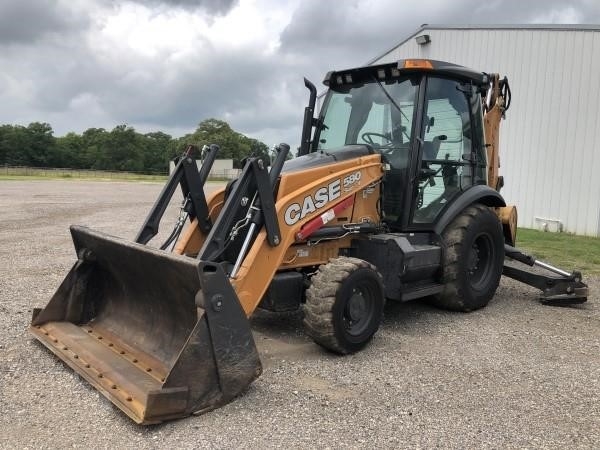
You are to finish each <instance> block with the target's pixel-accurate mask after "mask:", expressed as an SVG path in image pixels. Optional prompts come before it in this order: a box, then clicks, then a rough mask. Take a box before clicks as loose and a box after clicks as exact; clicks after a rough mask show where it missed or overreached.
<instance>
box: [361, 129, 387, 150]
mask: <svg viewBox="0 0 600 450" xmlns="http://www.w3.org/2000/svg"><path fill="white" fill-rule="evenodd" d="M373 137H379V138H382V139H385V140H386V141H387V142H386V143H385V144H378V143H377V142H375V141H374V140H373ZM360 138H361V139H362V140H363V141H365V142H366V143H367V144H369V145H372V146H374V147H376V148H383V147H391V146H392V145H393V141H392V138H390V137H389V136H387V135H385V134H383V133H375V132H373V131H367V132H365V133H363V134H361V135H360Z"/></svg>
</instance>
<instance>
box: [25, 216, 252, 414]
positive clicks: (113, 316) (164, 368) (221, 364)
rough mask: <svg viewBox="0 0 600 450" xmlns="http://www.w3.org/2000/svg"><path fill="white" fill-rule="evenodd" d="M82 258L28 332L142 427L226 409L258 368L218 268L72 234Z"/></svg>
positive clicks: (83, 231) (83, 232) (85, 232)
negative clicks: (219, 408)
mask: <svg viewBox="0 0 600 450" xmlns="http://www.w3.org/2000/svg"><path fill="white" fill-rule="evenodd" d="M71 234H72V237H73V243H74V245H75V249H76V251H77V255H78V261H77V262H76V263H75V265H74V266H73V268H72V269H71V271H70V272H69V274H68V275H67V277H66V278H65V280H64V281H63V282H62V284H61V285H60V287H59V288H58V290H57V291H56V293H55V294H54V296H53V297H52V299H51V300H50V302H49V304H48V305H47V306H46V308H44V309H42V310H39V309H38V310H35V311H34V318H33V321H32V325H31V327H30V331H31V333H32V334H33V335H34V336H35V337H36V338H37V339H38V340H39V341H41V342H42V343H43V344H44V345H45V346H46V347H48V348H49V349H50V350H51V351H52V352H53V353H54V354H56V355H57V356H58V357H59V358H60V359H62V360H63V361H64V362H65V363H66V364H68V365H69V366H70V367H71V368H73V369H74V370H75V371H76V372H77V373H79V374H80V375H81V376H82V377H84V378H85V379H86V380H88V381H89V382H90V383H91V384H92V385H93V386H94V387H96V388H97V389H98V390H99V391H100V392H101V393H102V394H103V395H104V396H106V397H107V398H108V399H109V400H111V401H112V402H113V403H114V404H115V405H116V406H118V407H119V408H120V409H121V410H123V411H124V412H125V413H126V414H127V415H128V416H129V417H131V418H132V419H133V420H134V421H136V422H137V423H140V424H151V423H158V422H162V421H164V420H169V419H175V418H179V417H184V416H188V415H190V414H194V413H202V412H205V411H208V410H211V409H214V408H216V407H219V406H221V405H223V404H225V403H228V402H229V401H231V400H232V399H233V398H234V397H236V396H237V395H239V394H240V393H242V392H243V391H244V390H245V389H246V388H247V387H248V386H249V385H250V383H252V381H254V380H255V379H256V378H257V377H258V376H260V374H261V371H262V368H261V363H260V358H259V356H258V352H257V350H256V346H255V344H254V339H253V337H252V332H251V330H250V324H249V321H248V320H247V318H246V315H245V313H244V311H243V309H242V307H241V305H240V303H239V300H238V298H237V295H236V293H235V291H234V289H233V287H232V286H231V284H230V283H229V280H228V278H227V276H226V275H225V273H224V272H223V270H222V268H221V267H220V266H219V265H218V264H212V263H205V262H202V261H198V260H195V259H192V258H188V257H185V256H178V255H173V254H171V253H166V252H164V251H160V250H157V249H154V248H151V247H147V246H144V245H141V244H137V243H132V242H129V241H125V240H122V239H119V238H115V237H111V236H108V235H105V234H103V233H100V232H97V231H92V230H90V229H87V228H84V227H78V226H73V227H71Z"/></svg>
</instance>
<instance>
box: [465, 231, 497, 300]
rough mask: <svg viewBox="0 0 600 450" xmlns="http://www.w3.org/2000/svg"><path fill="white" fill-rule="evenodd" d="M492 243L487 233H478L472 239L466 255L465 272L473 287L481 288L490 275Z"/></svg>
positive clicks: (492, 255) (492, 252)
mask: <svg viewBox="0 0 600 450" xmlns="http://www.w3.org/2000/svg"><path fill="white" fill-rule="evenodd" d="M493 261H494V245H493V242H492V238H491V237H490V236H489V235H488V234H480V235H478V236H477V237H476V238H475V240H474V241H473V245H471V248H470V250H469V254H468V257H467V273H468V275H469V281H470V284H471V286H472V287H473V288H474V289H483V288H484V287H485V286H486V285H487V282H488V280H489V278H490V276H491V275H492V268H493V267H492V266H493Z"/></svg>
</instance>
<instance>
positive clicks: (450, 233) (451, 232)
mask: <svg viewBox="0 0 600 450" xmlns="http://www.w3.org/2000/svg"><path fill="white" fill-rule="evenodd" d="M442 237H443V239H444V242H445V244H446V249H445V254H444V259H443V275H442V283H444V290H443V291H442V292H441V293H440V294H438V295H437V296H435V297H433V299H432V303H433V304H434V305H436V306H439V307H441V308H445V309H450V310H453V311H464V312H467V311H473V310H476V309H479V308H482V307H484V306H485V305H487V304H488V302H489V301H490V300H491V299H492V297H493V296H494V294H495V292H496V289H497V287H498V284H499V283H500V276H501V275H502V266H503V264H504V236H503V233H502V225H501V224H500V220H498V217H497V216H496V214H494V212H493V211H491V210H490V209H489V208H488V207H486V206H484V205H480V204H475V205H472V206H469V207H468V208H466V209H465V210H464V211H463V212H462V214H460V215H459V216H458V217H457V218H456V219H454V221H453V222H452V223H450V225H448V227H447V228H446V230H445V231H444V233H443V235H442Z"/></svg>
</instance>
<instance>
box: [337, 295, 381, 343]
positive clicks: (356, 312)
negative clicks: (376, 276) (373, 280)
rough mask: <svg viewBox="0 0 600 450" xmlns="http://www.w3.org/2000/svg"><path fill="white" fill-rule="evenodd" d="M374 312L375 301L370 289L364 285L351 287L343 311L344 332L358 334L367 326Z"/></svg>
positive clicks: (351, 334)
mask: <svg viewBox="0 0 600 450" xmlns="http://www.w3.org/2000/svg"><path fill="white" fill-rule="evenodd" d="M374 313H375V302H374V299H373V293H372V292H371V289H369V288H368V287H366V286H357V287H355V288H353V289H352V293H351V295H350V298H349V299H348V301H347V302H346V306H345V308H344V313H343V320H344V328H345V331H346V333H347V334H348V335H350V336H360V335H361V334H362V333H364V332H365V330H367V329H368V328H369V323H370V322H371V320H372V318H373V314H374Z"/></svg>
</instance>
